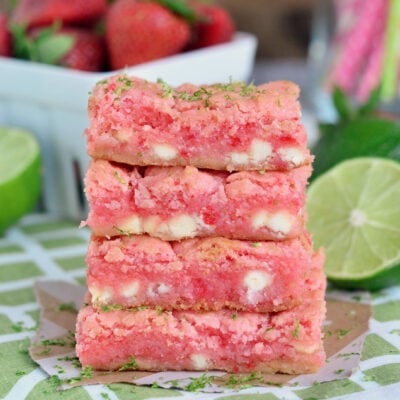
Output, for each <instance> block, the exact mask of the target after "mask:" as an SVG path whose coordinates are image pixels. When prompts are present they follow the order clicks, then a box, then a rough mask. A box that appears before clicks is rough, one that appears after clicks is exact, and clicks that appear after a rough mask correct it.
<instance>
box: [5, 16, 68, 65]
mask: <svg viewBox="0 0 400 400" xmlns="http://www.w3.org/2000/svg"><path fill="white" fill-rule="evenodd" d="M58 29H59V24H58V23H55V24H53V25H52V26H51V27H47V28H44V29H41V30H40V31H38V32H37V33H36V34H35V35H29V34H28V33H27V31H26V28H25V27H24V26H22V25H18V24H11V26H10V30H11V33H12V36H13V49H14V57H16V58H20V59H23V60H30V61H36V62H40V63H45V64H52V65H57V64H59V62H60V60H61V59H62V58H63V57H64V56H65V55H66V54H67V53H68V52H69V51H70V50H71V49H72V47H73V46H74V43H75V39H74V37H73V36H71V35H68V34H62V33H57V30H58Z"/></svg>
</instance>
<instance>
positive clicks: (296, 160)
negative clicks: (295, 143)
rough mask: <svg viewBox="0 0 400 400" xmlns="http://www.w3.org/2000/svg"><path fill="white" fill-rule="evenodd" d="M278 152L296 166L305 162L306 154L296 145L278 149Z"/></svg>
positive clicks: (284, 159)
mask: <svg viewBox="0 0 400 400" xmlns="http://www.w3.org/2000/svg"><path fill="white" fill-rule="evenodd" d="M278 154H279V155H280V156H281V158H282V160H283V161H286V162H287V163H289V164H292V165H293V166H295V167H298V166H299V165H302V164H303V163H304V154H303V153H302V151H301V150H299V149H297V148H296V147H286V148H282V149H279V150H278Z"/></svg>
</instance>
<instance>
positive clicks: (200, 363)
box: [190, 354, 208, 370]
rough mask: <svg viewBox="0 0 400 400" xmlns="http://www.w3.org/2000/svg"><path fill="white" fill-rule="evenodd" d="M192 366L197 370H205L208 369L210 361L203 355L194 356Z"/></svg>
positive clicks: (191, 357)
mask: <svg viewBox="0 0 400 400" xmlns="http://www.w3.org/2000/svg"><path fill="white" fill-rule="evenodd" d="M190 359H191V360H192V365H193V368H194V369H195V370H203V369H207V368H208V360H207V358H206V357H205V356H203V354H192V355H191V356H190Z"/></svg>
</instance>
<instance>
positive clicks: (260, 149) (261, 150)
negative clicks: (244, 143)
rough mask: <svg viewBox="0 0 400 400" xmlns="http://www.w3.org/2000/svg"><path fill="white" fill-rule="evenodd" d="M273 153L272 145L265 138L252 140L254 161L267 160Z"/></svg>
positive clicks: (251, 150) (251, 153)
mask: <svg viewBox="0 0 400 400" xmlns="http://www.w3.org/2000/svg"><path fill="white" fill-rule="evenodd" d="M271 154H272V146H271V144H270V143H268V142H265V141H264V140H260V139H254V140H253V141H252V142H251V147H250V158H251V160H252V161H254V162H260V161H264V160H266V159H267V158H268V157H270V156H271Z"/></svg>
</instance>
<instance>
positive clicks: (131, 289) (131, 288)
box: [121, 281, 140, 298]
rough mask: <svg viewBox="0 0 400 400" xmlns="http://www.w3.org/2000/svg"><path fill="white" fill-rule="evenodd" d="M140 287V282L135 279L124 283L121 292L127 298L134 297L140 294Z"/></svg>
mask: <svg viewBox="0 0 400 400" xmlns="http://www.w3.org/2000/svg"><path fill="white" fill-rule="evenodd" d="M139 287H140V285H139V282H138V281H133V282H130V283H128V284H126V285H124V286H123V288H122V289H121V293H122V295H123V296H124V297H126V298H128V297H134V296H136V295H137V294H138V292H139Z"/></svg>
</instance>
